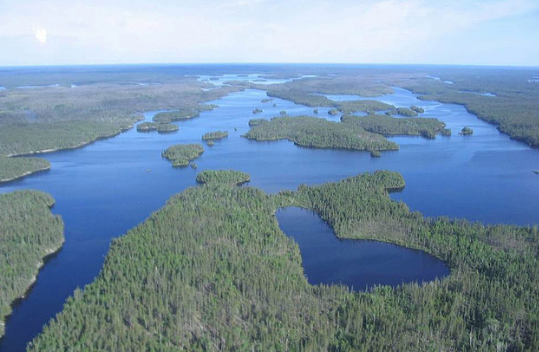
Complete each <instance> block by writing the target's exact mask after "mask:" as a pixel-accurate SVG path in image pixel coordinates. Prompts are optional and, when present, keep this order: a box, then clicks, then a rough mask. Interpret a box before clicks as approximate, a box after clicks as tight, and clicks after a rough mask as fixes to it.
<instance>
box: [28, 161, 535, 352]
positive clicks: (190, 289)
mask: <svg viewBox="0 0 539 352" xmlns="http://www.w3.org/2000/svg"><path fill="white" fill-rule="evenodd" d="M403 186H404V180H403V179H402V177H401V176H400V175H399V174H397V173H392V172H386V171H379V172H375V173H373V174H368V173H367V174H362V175H358V176H355V177H351V178H348V179H345V180H343V181H340V182H337V183H329V184H325V185H322V186H316V187H308V186H300V187H299V189H298V190H297V191H295V192H292V191H285V192H281V193H279V194H277V195H274V196H270V195H266V194H264V193H263V192H262V191H260V190H257V189H255V188H250V187H235V186H231V185H229V184H228V183H224V184H221V183H219V182H212V183H208V184H207V185H205V186H200V187H196V188H191V189H188V190H186V191H185V192H183V193H181V194H179V195H177V196H174V197H172V198H171V199H170V200H169V202H168V203H167V205H166V206H165V207H164V208H163V209H161V210H159V211H157V212H156V213H154V214H153V215H152V216H151V217H150V218H149V219H148V220H147V221H146V222H145V223H143V224H141V225H139V226H137V227H136V228H134V229H132V230H131V231H129V233H127V234H126V235H125V236H124V237H122V238H120V239H117V240H115V241H114V242H113V244H112V246H111V250H110V252H109V254H108V256H107V259H106V263H105V266H104V268H103V270H102V272H101V274H100V275H99V277H98V278H97V280H96V281H95V282H94V283H92V284H91V285H89V286H87V287H86V288H85V290H84V291H80V290H78V291H76V292H75V294H74V296H73V297H72V298H70V299H69V301H68V303H67V305H66V306H65V308H64V311H63V312H62V313H60V314H59V315H58V316H57V318H56V319H55V320H54V321H53V322H52V323H51V324H50V325H49V326H48V327H46V328H45V330H44V333H43V334H41V335H40V336H39V337H38V338H37V339H35V340H34V341H33V342H32V344H31V346H30V349H29V350H30V351H63V350H70V351H90V350H91V351H110V350H115V351H140V350H147V351H181V350H189V351H203V350H204V351H215V350H224V351H251V350H257V351H269V350H275V351H286V350H288V351H403V350H408V351H433V350H436V351H442V350H443V351H446V350H447V351H451V350H454V351H457V350H459V351H466V350H474V351H492V350H513V351H536V350H537V349H538V348H539V330H538V329H539V325H538V323H539V322H538V317H539V311H538V307H537V304H536V302H537V299H539V285H538V282H539V281H538V278H539V265H538V264H539V263H537V257H538V255H537V254H538V253H537V251H538V248H539V247H538V244H539V232H538V230H537V228H536V227H534V228H524V227H515V226H504V225H500V226H483V225H480V224H476V223H468V222H466V221H451V220H448V219H443V218H441V219H427V218H424V217H423V216H422V215H421V214H419V213H416V212H410V211H409V210H408V208H407V207H406V205H404V204H403V203H397V202H392V201H391V200H390V198H389V197H388V194H387V192H388V190H391V189H398V188H401V187H403ZM292 205H293V206H302V207H306V208H308V209H312V210H313V211H315V212H317V213H318V214H320V216H321V217H322V218H323V219H325V220H326V221H327V222H328V223H329V224H330V225H331V226H332V227H333V228H334V229H335V232H336V234H337V235H338V236H339V237H342V238H369V239H376V240H381V241H388V242H392V243H396V244H401V245H405V246H408V247H412V248H418V249H422V250H425V251H427V252H429V253H431V254H433V255H435V256H437V257H439V258H441V259H442V260H444V261H446V262H447V263H448V264H449V266H450V268H451V275H450V276H449V277H447V278H446V279H444V280H441V281H434V282H431V283H428V284H406V285H402V286H400V287H398V288H391V287H379V288H376V289H374V290H373V291H372V292H365V293H352V292H350V291H349V290H348V289H347V288H345V287H341V286H329V287H327V286H311V285H309V284H308V283H307V281H306V279H305V277H304V276H303V269H302V267H301V256H300V253H299V248H298V246H297V245H296V244H295V242H294V241H293V240H291V239H289V238H288V237H286V236H285V235H284V234H283V233H282V232H281V231H280V230H279V226H278V224H277V222H276V219H275V218H274V215H273V214H274V212H275V211H276V210H277V209H278V208H280V207H286V206H292Z"/></svg>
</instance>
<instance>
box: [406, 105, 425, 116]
mask: <svg viewBox="0 0 539 352" xmlns="http://www.w3.org/2000/svg"><path fill="white" fill-rule="evenodd" d="M410 110H412V111H415V112H417V113H418V114H422V113H424V112H425V109H423V108H421V107H418V106H415V105H412V106H410Z"/></svg>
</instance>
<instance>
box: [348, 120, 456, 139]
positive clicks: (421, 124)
mask: <svg viewBox="0 0 539 352" xmlns="http://www.w3.org/2000/svg"><path fill="white" fill-rule="evenodd" d="M341 121H342V122H343V123H346V124H352V125H357V126H360V127H361V128H363V129H364V130H366V131H369V132H373V133H379V134H382V135H385V136H389V135H407V136H423V137H425V138H435V137H436V134H439V133H443V134H445V135H447V134H448V132H447V131H448V130H446V128H445V124H444V123H443V122H441V121H439V120H437V119H433V118H426V117H413V118H395V117H391V116H387V115H369V116H352V115H345V116H343V117H341ZM449 134H451V132H449Z"/></svg>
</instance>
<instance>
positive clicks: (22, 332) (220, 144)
mask: <svg viewBox="0 0 539 352" xmlns="http://www.w3.org/2000/svg"><path fill="white" fill-rule="evenodd" d="M231 76H232V77H231ZM231 76H228V77H226V78H227V80H228V78H233V76H234V75H231ZM212 77H213V76H212ZM253 77H254V76H253ZM236 78H245V77H238V76H236ZM256 79H257V80H258V79H262V78H260V76H259V75H257V76H256ZM219 80H220V81H221V82H223V81H224V79H223V78H220V79H219ZM212 81H218V80H210V79H209V78H208V82H210V83H211V82H212ZM277 81H278V80H277ZM274 83H278V82H274ZM264 98H267V96H266V94H265V92H264V91H260V90H246V91H244V92H238V93H234V94H231V95H229V96H227V97H224V98H222V99H219V100H217V101H214V102H211V103H214V104H217V105H219V108H217V109H215V110H214V111H207V112H202V113H201V115H200V117H198V118H195V119H191V120H188V121H182V122H178V123H177V124H178V125H179V131H178V132H176V133H171V134H158V133H156V132H153V133H137V131H136V129H131V130H129V131H127V132H125V133H122V134H120V135H118V136H117V137H114V138H110V139H107V140H101V141H98V142H96V143H93V144H91V145H88V146H86V147H84V148H81V149H76V150H68V151H60V152H55V153H50V154H43V155H41V156H42V157H44V158H46V159H47V160H49V161H50V162H51V164H52V169H51V170H50V171H48V172H43V173H39V174H36V175H33V176H30V177H27V178H24V179H22V180H19V181H15V182H12V183H8V184H4V185H0V192H1V193H4V192H10V191H14V190H18V189H26V188H30V189H38V190H42V191H45V192H48V193H50V194H51V195H52V196H53V197H54V198H55V199H56V205H55V207H54V208H53V212H54V213H56V214H60V215H61V216H62V218H63V219H64V222H65V237H66V241H65V244H64V246H63V248H62V250H61V251H60V252H59V253H58V254H57V255H56V256H54V257H53V258H51V259H50V260H49V261H48V262H47V264H46V265H45V266H44V268H43V270H42V271H41V272H40V274H39V276H38V280H37V281H36V284H35V285H34V287H33V288H32V290H31V291H30V292H29V295H28V296H27V297H26V298H25V299H24V300H22V301H21V302H20V304H18V305H17V306H16V307H15V309H14V312H13V315H12V316H11V317H10V318H9V319H8V321H7V324H6V334H5V337H4V338H3V339H2V341H1V342H0V351H1V352H17V351H23V350H24V347H25V345H26V344H27V342H29V341H30V340H31V339H32V338H33V337H34V336H35V335H37V334H38V333H39V332H40V331H41V330H42V326H43V324H45V323H46V322H47V321H49V319H50V318H51V317H53V316H54V315H55V314H57V313H58V312H59V311H61V309H62V305H63V303H64V301H65V299H66V298H67V297H68V296H70V295H71V294H72V292H73V291H74V289H75V288H76V287H83V286H84V285H86V284H88V283H90V282H92V280H93V279H94V277H95V276H96V275H97V274H98V273H99V270H100V269H101V267H102V265H103V261H104V257H105V255H106V253H107V250H108V248H109V243H110V241H111V239H112V238H114V237H118V236H120V235H122V234H124V233H125V232H127V231H128V230H129V229H130V228H132V227H134V226H135V225H137V224H139V223H140V222H142V221H144V219H146V218H147V217H148V216H149V215H150V214H151V213H152V212H153V211H155V210H157V209H159V208H160V207H162V206H163V205H164V204H165V202H166V200H167V199H168V198H169V197H170V196H172V195H173V194H175V193H178V192H181V191H182V190H184V189H186V188H187V187H192V186H195V185H196V182H195V176H196V174H197V173H198V172H200V171H202V170H206V169H237V170H241V171H244V172H247V173H249V174H250V175H251V182H250V183H249V185H250V186H254V187H259V188H261V189H263V190H265V191H266V192H270V193H273V192H278V191H279V190H282V189H295V188H296V187H297V186H298V185H299V184H302V183H306V184H309V185H316V184H322V183H325V182H331V181H338V180H340V179H342V178H345V177H348V176H352V175H356V174H358V173H362V172H365V171H374V170H377V169H389V170H394V171H398V172H400V173H401V174H402V175H403V176H404V179H405V181H406V188H405V189H404V190H403V191H402V192H400V193H392V194H391V197H392V198H393V199H394V200H397V201H404V202H406V203H407V204H408V205H409V207H410V208H411V209H412V210H419V211H421V212H423V213H424V214H425V215H427V216H441V215H444V216H450V217H460V218H467V219H470V220H473V221H482V222H485V223H512V224H521V225H524V224H536V223H538V222H539V176H537V175H536V174H534V173H533V170H534V169H538V168H539V151H537V150H532V149H530V148H529V147H528V146H526V145H525V144H522V143H519V142H516V141H512V140H510V139H509V137H507V136H506V135H503V134H501V133H499V132H498V131H497V130H496V128H495V127H494V126H492V125H489V124H487V123H485V122H483V121H480V120H478V119H477V118H476V117H475V116H474V115H471V114H469V113H467V112H466V109H464V108H463V107H462V106H459V105H451V104H441V103H438V102H427V101H420V100H417V98H416V97H415V95H413V94H412V93H411V92H409V91H406V90H404V89H400V88H396V90H395V94H390V95H386V96H382V97H378V98H376V99H377V100H380V101H384V102H388V103H390V104H394V105H396V106H410V105H417V106H421V107H423V108H424V109H425V113H424V114H422V116H430V117H436V118H438V119H440V120H442V121H444V122H445V123H446V124H447V126H448V128H451V129H452V131H453V136H451V137H447V138H445V137H437V138H436V139H435V140H427V139H424V138H422V137H393V138H391V140H393V141H395V142H397V143H398V144H400V146H401V149H400V150H399V151H393V152H383V153H382V157H381V158H372V157H371V156H370V153H368V152H358V151H346V150H320V149H308V148H301V147H297V146H295V145H294V144H293V143H291V142H288V141H277V142H256V141H251V140H247V139H245V138H242V137H241V134H243V133H245V132H247V131H248V129H249V126H248V121H249V119H251V118H271V117H273V116H279V112H280V111H281V110H285V111H287V114H288V115H290V116H299V115H313V113H312V112H313V109H314V108H310V107H305V106H302V105H297V104H294V103H292V102H289V101H284V100H281V99H274V100H273V101H271V102H269V103H262V102H261V100H262V99H264ZM342 99H345V98H342ZM492 99H496V98H492ZM274 103H275V104H276V106H275V107H274V106H273V104H274ZM255 108H259V109H261V110H263V112H262V113H260V114H256V115H253V113H252V111H253V110H254V109H255ZM318 110H319V114H318V116H320V117H324V118H327V119H329V120H333V121H338V120H339V118H340V116H339V115H337V116H329V115H328V113H327V112H328V108H318ZM155 113H156V111H154V112H146V113H145V118H146V120H147V121H149V120H151V118H152V116H153V115H154V114H155ZM464 126H470V127H472V128H473V129H474V135H473V136H469V137H463V136H458V135H457V132H458V131H460V129H462V127H464ZM215 130H228V131H229V136H228V138H225V139H223V140H219V141H215V145H214V146H213V147H208V146H206V145H205V146H204V147H205V149H206V151H205V152H204V154H203V155H202V156H201V157H200V158H198V159H196V160H195V162H196V164H197V165H198V169H197V170H193V169H191V168H172V167H171V164H170V163H169V162H168V161H166V160H164V159H163V158H162V157H161V152H162V151H163V150H164V149H166V148H167V147H168V146H170V145H172V144H176V143H201V142H202V141H201V136H202V135H203V134H204V133H206V132H208V131H215ZM148 171H149V172H148ZM379 247H380V248H392V249H391V250H395V249H394V248H393V247H391V246H390V245H384V246H382V245H379ZM397 248H398V249H397V251H403V250H406V249H403V248H400V247H397ZM388 250H389V249H388ZM382 251H383V249H382ZM414 253H416V252H414ZM417 253H419V254H417V255H424V254H422V253H420V252H417ZM414 255H416V254H412V256H414ZM373 260H375V261H377V264H379V265H381V266H382V267H383V266H384V263H385V261H386V259H385V256H383V255H380V256H377V257H376V258H374V259H373ZM373 264H375V263H373ZM388 265H389V264H388ZM401 279H402V278H399V276H398V275H397V278H396V279H395V280H396V281H395V282H400V280H401ZM379 280H380V281H379V283H382V281H381V280H382V277H381V276H380V277H379ZM375 281H376V280H375ZM375 281H373V282H371V283H372V284H375V283H376V282H375Z"/></svg>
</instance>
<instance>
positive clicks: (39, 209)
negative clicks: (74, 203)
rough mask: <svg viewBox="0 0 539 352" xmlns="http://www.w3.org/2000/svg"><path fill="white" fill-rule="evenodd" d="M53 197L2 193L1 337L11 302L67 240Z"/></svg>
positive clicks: (22, 291) (41, 193)
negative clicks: (53, 211) (47, 257)
mask: <svg viewBox="0 0 539 352" xmlns="http://www.w3.org/2000/svg"><path fill="white" fill-rule="evenodd" d="M53 205H54V199H53V198H52V197H51V196H50V195H48V194H46V193H43V192H38V191H26V190H25V191H16V192H12V193H5V194H1V195H0V338H1V337H2V335H3V334H4V320H5V319H6V317H7V316H8V315H9V314H10V313H11V304H12V303H13V302H14V301H15V300H16V299H18V298H20V297H21V296H23V295H24V294H25V293H26V291H27V290H28V289H29V288H30V286H31V285H32V283H33V282H34V280H35V278H36V276H37V273H38V270H39V267H40V266H41V265H42V264H43V258H44V257H46V256H47V255H49V254H51V253H54V252H56V251H57V250H58V249H60V247H61V246H62V243H63V242H64V224H63V222H62V219H61V218H60V217H59V216H57V215H53V214H52V213H51V211H50V207H52V206H53Z"/></svg>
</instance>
